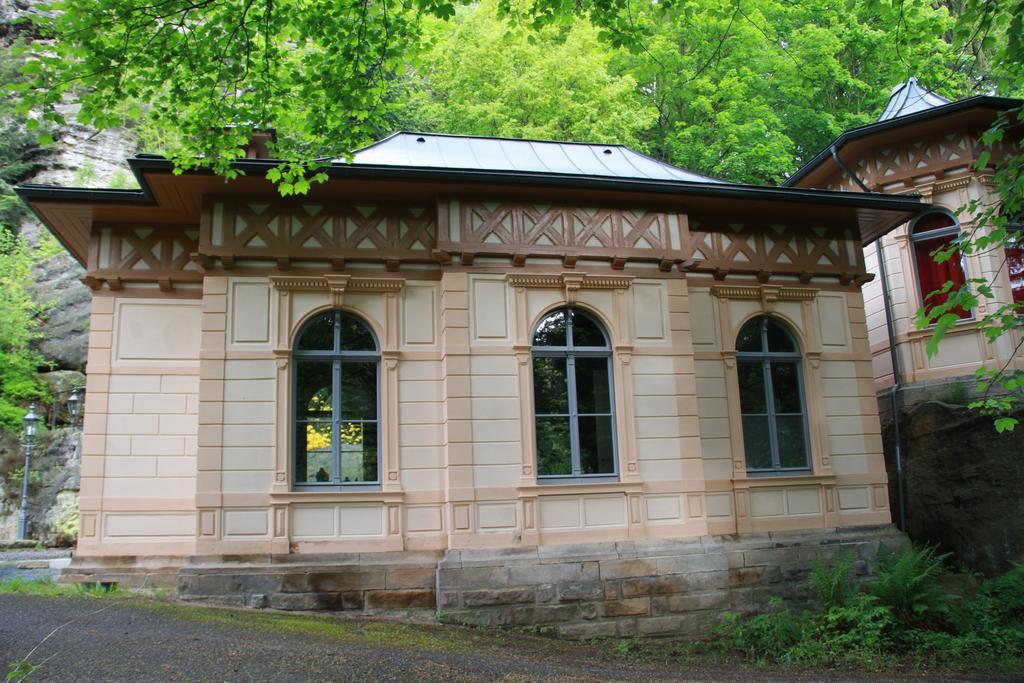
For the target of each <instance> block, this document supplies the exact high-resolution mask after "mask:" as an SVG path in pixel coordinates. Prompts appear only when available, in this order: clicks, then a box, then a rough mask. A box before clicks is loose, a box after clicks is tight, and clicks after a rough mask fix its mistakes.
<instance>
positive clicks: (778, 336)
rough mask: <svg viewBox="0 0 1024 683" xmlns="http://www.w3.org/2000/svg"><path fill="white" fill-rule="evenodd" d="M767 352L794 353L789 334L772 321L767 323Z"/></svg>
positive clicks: (794, 348)
mask: <svg viewBox="0 0 1024 683" xmlns="http://www.w3.org/2000/svg"><path fill="white" fill-rule="evenodd" d="M768 350H769V351H774V352H776V353H785V352H791V351H796V347H794V346H793V339H792V338H791V337H790V336H789V333H788V332H787V331H786V330H785V328H783V327H782V325H781V324H779V323H777V322H775V321H774V320H769V321H768Z"/></svg>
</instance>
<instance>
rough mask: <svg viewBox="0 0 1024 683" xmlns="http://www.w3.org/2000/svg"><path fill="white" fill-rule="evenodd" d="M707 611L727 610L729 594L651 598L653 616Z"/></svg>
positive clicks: (714, 593) (696, 594)
mask: <svg viewBox="0 0 1024 683" xmlns="http://www.w3.org/2000/svg"><path fill="white" fill-rule="evenodd" d="M709 609H720V610H726V609H729V592H728V591H715V592H713V593H687V594H686V595H668V596H665V597H658V598H651V612H652V613H653V614H666V613H671V612H699V611H701V610H709Z"/></svg>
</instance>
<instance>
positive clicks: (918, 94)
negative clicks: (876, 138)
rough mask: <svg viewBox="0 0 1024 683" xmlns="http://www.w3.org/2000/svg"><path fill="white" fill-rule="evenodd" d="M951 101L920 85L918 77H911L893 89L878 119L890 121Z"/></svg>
mask: <svg viewBox="0 0 1024 683" xmlns="http://www.w3.org/2000/svg"><path fill="white" fill-rule="evenodd" d="M949 103H950V100H947V99H946V98H945V97H941V96H939V95H936V94H935V93H933V92H931V91H930V90H926V89H924V88H922V87H921V86H920V85H918V83H917V79H916V78H910V79H909V80H908V81H907V82H906V83H900V84H899V85H897V86H896V87H895V88H893V89H892V94H891V95H889V101H888V102H887V103H886V105H885V111H883V112H882V115H881V116H879V117H878V120H879V121H888V120H890V119H895V118H897V117H900V116H906V115H907V114H916V113H917V112H919V111H925V110H928V109H934V108H935V107H941V106H942V105H944V104H949Z"/></svg>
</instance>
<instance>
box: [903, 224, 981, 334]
mask: <svg viewBox="0 0 1024 683" xmlns="http://www.w3.org/2000/svg"><path fill="white" fill-rule="evenodd" d="M959 235H960V224H959V223H958V222H957V220H956V218H954V217H953V216H951V215H950V214H948V213H943V212H941V211H933V212H932V213H928V214H925V215H924V216H921V217H920V218H918V219H917V220H916V221H914V225H913V227H912V228H911V230H910V241H911V244H912V245H913V249H914V264H915V266H916V270H917V283H918V287H919V289H920V293H921V302H922V303H923V304H924V305H925V306H928V307H931V306H936V305H938V304H941V303H944V302H945V301H946V300H947V299H948V298H949V295H948V294H934V295H932V296H929V294H932V292H936V291H938V290H940V289H942V287H943V286H944V285H945V284H946V283H947V282H952V283H953V284H954V285H955V286H956V287H957V288H959V287H962V286H963V285H964V284H966V282H967V274H966V269H965V268H964V260H963V257H962V256H961V255H960V254H955V255H954V256H953V257H952V258H950V259H948V260H946V261H943V262H942V263H938V262H936V261H935V259H934V257H933V256H932V253H933V252H934V251H935V250H936V249H942V248H945V247H948V246H949V245H950V244H951V243H952V242H953V240H955V239H956V238H957V237H959ZM951 312H952V313H955V314H956V315H958V316H960V318H963V319H966V318H970V317H971V312H970V311H967V310H964V309H962V308H960V307H957V308H955V309H954V310H953V311H951Z"/></svg>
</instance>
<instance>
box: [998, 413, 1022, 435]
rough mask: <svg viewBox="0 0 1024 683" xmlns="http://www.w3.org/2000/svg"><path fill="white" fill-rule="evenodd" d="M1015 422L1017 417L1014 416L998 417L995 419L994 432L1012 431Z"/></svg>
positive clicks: (1015, 424)
mask: <svg viewBox="0 0 1024 683" xmlns="http://www.w3.org/2000/svg"><path fill="white" fill-rule="evenodd" d="M1017 422H1018V421H1017V419H1016V418H1014V417H998V418H996V420H995V427H996V432H998V433H999V434H1002V433H1003V432H1012V431H1013V428H1014V427H1016V426H1017Z"/></svg>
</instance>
